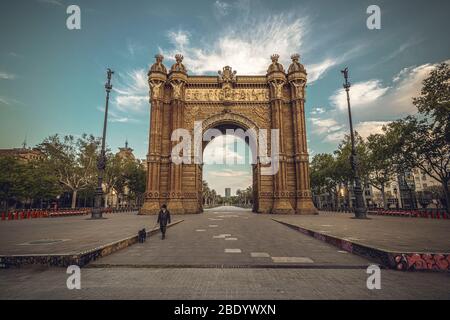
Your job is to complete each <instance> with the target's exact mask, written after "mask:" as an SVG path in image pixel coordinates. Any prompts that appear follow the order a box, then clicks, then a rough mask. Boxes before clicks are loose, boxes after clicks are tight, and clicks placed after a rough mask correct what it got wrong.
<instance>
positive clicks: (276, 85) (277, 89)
mask: <svg viewBox="0 0 450 320" xmlns="http://www.w3.org/2000/svg"><path fill="white" fill-rule="evenodd" d="M270 84H271V85H272V88H273V94H274V95H273V96H274V98H275V99H281V98H282V97H283V87H284V81H282V80H275V81H272V82H270Z"/></svg>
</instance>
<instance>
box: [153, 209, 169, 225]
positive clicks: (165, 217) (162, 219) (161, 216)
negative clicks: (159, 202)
mask: <svg viewBox="0 0 450 320" xmlns="http://www.w3.org/2000/svg"><path fill="white" fill-rule="evenodd" d="M156 223H159V225H161V226H166V225H167V224H169V223H170V212H169V210H166V212H165V213H164V212H163V211H162V210H159V213H158V221H157V222H156Z"/></svg>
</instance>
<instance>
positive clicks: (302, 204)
mask: <svg viewBox="0 0 450 320" xmlns="http://www.w3.org/2000/svg"><path fill="white" fill-rule="evenodd" d="M295 214H301V215H316V214H319V210H317V208H316V207H315V206H314V203H313V202H312V199H311V198H307V199H297V204H296V210H295Z"/></svg>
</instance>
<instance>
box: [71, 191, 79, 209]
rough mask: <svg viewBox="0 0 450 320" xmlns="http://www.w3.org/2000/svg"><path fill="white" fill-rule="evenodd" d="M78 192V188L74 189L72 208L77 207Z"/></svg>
mask: <svg viewBox="0 0 450 320" xmlns="http://www.w3.org/2000/svg"><path fill="white" fill-rule="evenodd" d="M77 193H78V190H73V191H72V205H71V208H72V209H75V207H76V205H77Z"/></svg>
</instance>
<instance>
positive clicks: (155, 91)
mask: <svg viewBox="0 0 450 320" xmlns="http://www.w3.org/2000/svg"><path fill="white" fill-rule="evenodd" d="M148 84H149V85H150V89H151V90H150V91H151V97H152V99H159V98H160V97H161V86H162V85H163V82H162V81H149V82H148Z"/></svg>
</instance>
